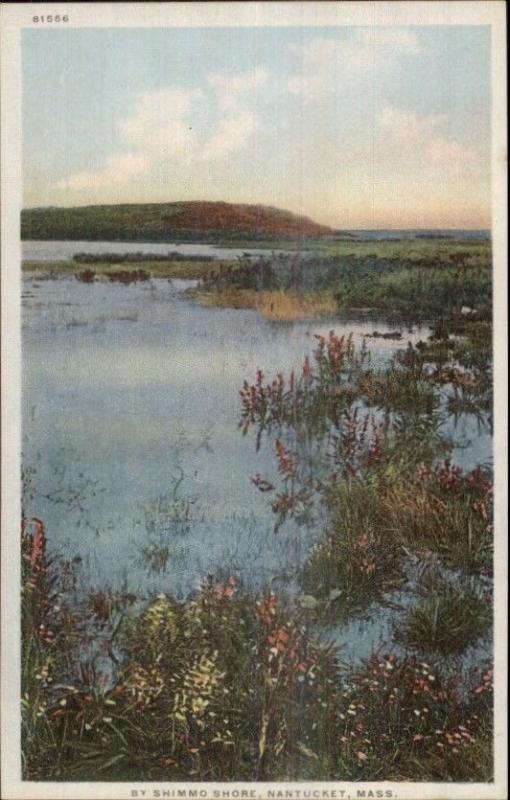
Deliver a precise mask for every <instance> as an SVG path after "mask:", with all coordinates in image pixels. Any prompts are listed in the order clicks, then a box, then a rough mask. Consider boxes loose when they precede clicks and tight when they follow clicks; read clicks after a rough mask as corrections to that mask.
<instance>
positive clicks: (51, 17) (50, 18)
mask: <svg viewBox="0 0 510 800" xmlns="http://www.w3.org/2000/svg"><path fill="white" fill-rule="evenodd" d="M32 22H69V17H68V15H67V14H64V15H63V16H61V15H60V14H46V15H45V16H42V17H32Z"/></svg>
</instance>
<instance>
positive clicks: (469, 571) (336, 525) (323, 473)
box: [22, 245, 493, 782]
mask: <svg viewBox="0 0 510 800" xmlns="http://www.w3.org/2000/svg"><path fill="white" fill-rule="evenodd" d="M435 246H436V245H435ZM182 265H183V262H179V267H182ZM95 266H96V265H94V267H95ZM168 266H169V264H168V262H165V267H168ZM193 266H194V268H196V266H197V265H196V263H194V265H193ZM143 267H144V268H145V269H149V267H148V265H147V262H144V263H143ZM114 268H115V267H114ZM110 269H111V267H110ZM238 269H240V270H241V271H242V274H241V277H242V280H243V281H246V282H247V283H249V281H250V280H252V277H253V276H251V274H250V271H249V270H247V268H246V265H241V267H238ZM419 269H425V268H424V267H423V266H420V267H419ZM272 270H273V267H271V269H269V268H267V269H265V271H264V270H262V271H261V272H260V273H259V278H260V280H261V281H262V283H264V281H266V282H267V283H269V284H270V282H271V281H272V280H274V274H273V272H272ZM374 274H375V273H374ZM291 277H292V276H291ZM215 282H216V284H217V288H216V289H214V288H213V289H211V288H210V286H209V289H205V290H204V287H202V290H204V291H203V294H204V295H205V296H206V302H212V303H215V302H216V301H217V300H218V299H221V297H222V293H225V292H231V293H234V294H233V296H234V297H235V296H236V297H237V301H236V302H238V303H240V302H244V303H248V302H253V298H254V296H255V298H257V300H258V302H261V299H262V298H264V297H265V298H266V306H265V308H266V309H267V308H268V305H267V304H268V303H269V311H270V313H272V314H274V315H276V314H278V317H276V316H275V318H278V319H283V318H285V314H287V315H290V314H294V313H297V312H296V308H297V304H298V303H304V302H305V301H306V294H305V295H300V294H299V292H294V291H293V290H292V291H291V290H290V289H289V288H282V287H279V288H277V289H271V288H268V287H267V286H262V287H261V289H260V292H258V293H257V292H256V291H254V288H253V287H245V288H242V287H232V285H231V284H232V282H233V270H232V268H231V267H227V268H226V269H225V271H224V273H223V274H217V275H216V277H212V278H210V277H208V278H207V281H206V283H209V284H211V283H212V284H214V283H215ZM388 285H391V282H390V283H389V284H388ZM409 287H410V288H412V284H411V283H410V284H409ZM313 291H314V292H317V293H318V294H317V295H316V299H317V302H318V301H319V299H320V298H321V295H320V292H321V291H322V290H319V289H317V290H313ZM406 291H407V290H406ZM216 295H218V297H216ZM289 297H290V302H289ZM211 298H212V299H211ZM406 302H407V303H408V302H409V297H408V299H407V300H406ZM484 302H485V300H483V298H482V303H481V304H480V306H479V307H480V309H482V307H483V303H484ZM271 303H272V304H273V307H272V308H271ZM240 307H246V305H242V306H240ZM266 313H267V311H266ZM299 313H303V308H302V307H299ZM481 316H482V314H481V311H480V314H479V317H478V319H473V318H472V315H471V314H470V315H469V318H465V315H462V314H461V313H460V312H459V313H455V314H451V315H450V316H449V317H448V318H447V319H446V318H445V317H443V319H442V320H438V323H437V325H436V329H435V331H434V333H433V336H432V338H431V339H430V340H428V341H427V342H422V343H419V344H418V345H417V346H415V347H412V346H410V347H409V348H407V349H406V350H402V351H399V353H397V354H396V355H395V356H394V357H393V359H391V360H390V362H389V364H388V365H387V367H386V368H384V369H382V368H379V369H374V368H373V366H372V364H371V359H370V354H369V352H368V351H367V349H366V347H365V346H363V348H362V349H361V350H356V348H355V347H354V343H353V338H352V336H350V337H349V336H345V337H339V336H336V334H335V333H334V331H331V333H330V334H329V336H328V337H324V336H318V337H316V339H315V349H314V351H313V353H312V354H311V355H309V356H306V357H305V358H304V360H303V363H302V367H301V369H299V370H295V371H291V372H290V373H289V374H287V375H284V374H283V373H277V374H276V375H275V376H274V377H266V376H265V375H264V373H263V372H262V371H261V370H259V371H258V372H257V375H256V377H255V380H254V382H253V384H250V383H249V382H248V381H245V382H244V384H243V387H242V389H241V392H240V397H241V418H240V421H239V427H240V429H241V431H242V432H243V433H244V434H246V435H247V434H248V433H249V432H250V431H251V430H253V431H254V433H255V438H256V446H257V447H260V446H261V444H262V440H263V439H264V438H267V439H268V440H269V442H270V444H272V445H273V446H274V449H275V454H276V459H277V473H278V478H277V480H276V481H275V482H274V483H270V482H269V481H265V480H264V478H263V477H262V476H260V475H256V476H254V478H253V483H254V484H255V486H257V487H258V488H259V489H260V490H261V491H263V492H264V493H266V494H267V497H268V498H269V499H270V502H271V505H272V508H273V511H274V513H275V520H276V528H278V526H279V525H282V524H284V523H285V521H286V520H287V519H288V518H293V519H294V520H295V521H297V522H300V523H302V524H307V525H308V524H310V525H312V526H313V525H315V530H316V539H315V544H314V545H313V547H312V549H311V550H310V552H309V554H308V557H307V559H306V561H305V563H304V565H303V567H302V569H301V570H300V571H299V573H298V574H297V575H295V578H296V583H297V585H298V590H299V591H300V592H302V594H300V595H298V597H297V598H296V604H294V603H293V602H292V600H289V599H285V598H283V597H281V596H278V595H277V594H275V593H274V592H273V591H270V590H267V591H260V592H258V593H254V592H249V591H247V590H245V589H243V587H242V586H241V585H240V584H239V582H238V581H237V580H236V578H234V577H233V576H231V575H229V574H225V575H222V576H221V577H218V576H209V577H208V578H207V579H206V580H205V581H204V582H203V584H202V586H201V588H200V589H197V591H196V592H195V593H194V594H192V595H191V596H189V597H187V598H186V599H185V600H184V601H181V602H178V601H177V600H176V599H175V598H174V597H172V596H171V595H170V594H168V593H166V592H164V591H163V592H161V593H160V594H157V595H154V596H151V597H150V598H143V597H134V596H133V595H130V594H128V593H127V592H112V591H109V590H106V589H105V588H101V589H94V588H90V587H88V588H87V590H86V591H82V592H81V593H80V591H78V590H77V588H76V582H75V579H74V578H75V576H73V571H72V567H71V565H69V564H68V563H66V562H58V561H56V560H53V561H52V560H51V559H50V558H49V556H48V548H47V541H46V531H45V528H44V525H43V523H42V521H41V520H32V521H30V522H29V521H26V520H24V521H23V525H22V563H23V578H22V580H23V597H22V624H23V637H22V640H23V672H22V725H23V734H22V745H23V777H24V778H25V779H30V780H39V781H40V780H60V781H70V780H77V781H79V780H90V779H91V777H93V778H94V779H97V780H107V781H115V780H147V781H155V780H161V781H166V782H168V781H177V780H185V781H238V780H246V781H252V780H257V781H264V780H271V781H278V780H328V779H329V780H355V781H370V780H395V781H397V780H412V781H418V780H422V781H449V782H451V781H466V782H467V781H489V780H491V779H492V775H493V754H492V714H493V694H492V671H491V664H490V661H489V660H488V661H487V662H483V664H478V666H477V667H476V668H473V669H472V670H469V671H462V670H460V671H459V668H458V662H452V661H448V658H449V657H451V656H454V657H456V656H457V655H458V654H459V653H462V652H463V651H464V650H466V648H467V647H469V646H470V645H472V644H475V643H476V641H477V640H478V639H479V638H480V637H481V636H482V635H483V634H484V633H485V632H486V631H487V630H488V628H489V626H490V620H491V609H492V597H491V595H490V594H487V596H486V595H485V594H483V593H482V592H481V590H480V589H479V586H481V585H482V582H483V581H485V584H484V585H486V586H487V587H490V585H491V577H492V569H493V553H492V544H493V530H492V521H493V511H492V489H493V487H492V473H491V471H490V470H489V469H487V468H485V467H483V466H479V467H477V468H475V469H473V470H470V471H464V470H462V469H460V468H459V467H458V466H457V465H455V464H454V463H453V462H452V460H451V459H450V458H449V457H448V449H449V446H450V444H449V442H448V441H446V440H445V439H444V437H443V436H442V435H441V426H442V424H443V423H444V421H445V419H447V418H448V417H449V416H450V415H451V413H452V403H455V402H457V403H459V402H460V401H463V402H464V401H466V402H467V401H469V403H471V405H472V407H474V408H475V409H476V410H477V412H478V413H480V415H481V417H482V418H484V419H485V418H486V417H488V416H490V413H491V407H492V398H491V385H492V380H491V359H492V353H491V326H490V322H489V321H488V320H484V319H481V318H480V317H481ZM287 318H289V317H287ZM179 485H180V484H179V478H177V479H176V485H175V486H174V492H173V494H171V495H170V496H168V497H166V498H160V499H159V500H158V501H157V502H156V504H155V505H154V507H152V508H150V509H148V510H147V511H148V517H147V519H146V522H147V523H148V525H147V531H148V536H147V542H146V550H145V552H144V551H143V549H142V557H144V558H145V560H146V561H147V562H148V564H149V566H150V567H151V569H152V574H153V575H158V574H159V573H160V572H161V571H163V570H164V566H165V564H166V560H167V559H168V558H169V557H170V549H169V548H170V547H171V546H173V543H174V541H175V540H178V539H183V540H185V539H186V538H187V537H186V535H187V532H188V530H189V525H190V524H191V521H192V519H193V514H192V508H191V506H192V505H193V502H194V498H186V497H185V496H182V495H180V494H179ZM296 535H299V529H296ZM147 548H148V549H147ZM431 553H433V554H434V555H435V558H436V560H437V562H438V563H439V565H440V569H441V573H440V575H439V577H437V576H436V578H435V580H434V581H431V578H430V576H429V577H427V572H426V571H425V570H423V571H421V572H420V571H419V570H418V578H417V585H416V586H414V587H413V591H414V592H415V594H416V596H417V598H418V600H417V602H416V603H415V604H414V605H413V606H412V607H411V608H410V609H408V610H407V611H406V612H405V614H404V615H403V619H402V621H401V625H400V628H399V629H398V630H396V631H395V635H394V638H395V640H397V641H399V642H400V644H401V645H403V646H404V651H403V652H402V653H401V654H400V655H397V654H396V653H395V652H393V651H392V649H391V646H388V647H384V648H383V649H381V650H380V651H377V652H374V653H373V654H372V656H371V657H370V658H369V659H368V660H365V661H363V662H362V663H358V664H355V665H351V666H349V665H345V664H343V663H342V660H341V657H342V653H341V651H340V652H338V651H337V650H336V649H335V648H333V647H332V646H331V645H329V644H328V643H327V642H326V641H325V640H324V637H323V636H322V637H319V636H318V634H317V627H318V624H319V625H320V624H321V622H329V621H331V620H334V621H335V622H337V623H338V622H339V621H340V622H342V621H346V620H348V619H349V618H351V617H353V616H355V615H360V614H363V613H365V612H366V611H367V610H368V609H369V607H370V606H371V605H373V604H374V603H377V604H384V603H385V602H386V601H387V599H388V598H387V595H388V593H389V592H392V591H394V590H395V589H396V588H401V587H402V585H403V582H404V581H405V579H406V577H408V575H407V573H406V560H409V558H410V557H412V559H413V560H415V561H417V562H418V564H420V563H428V561H429V559H430V554H431ZM162 580H163V578H162ZM162 588H165V587H164V586H163V587H162ZM487 591H489V590H487ZM303 599H305V600H306V602H302V601H303ZM425 653H426V654H427V655H426V659H427V660H426V661H424V660H423V659H422V656H421V654H425ZM418 654H420V655H418ZM452 663H453V664H457V666H456V667H455V669H454V670H453V671H452Z"/></svg>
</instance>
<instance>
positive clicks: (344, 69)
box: [287, 28, 421, 98]
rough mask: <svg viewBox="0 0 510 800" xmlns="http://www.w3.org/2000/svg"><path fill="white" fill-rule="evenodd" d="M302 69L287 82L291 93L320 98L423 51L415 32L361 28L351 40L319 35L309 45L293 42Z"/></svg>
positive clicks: (396, 66)
mask: <svg viewBox="0 0 510 800" xmlns="http://www.w3.org/2000/svg"><path fill="white" fill-rule="evenodd" d="M290 48H291V50H292V52H293V53H295V54H296V55H297V56H298V57H299V58H300V60H301V68H300V70H299V72H298V73H296V74H295V75H293V76H292V77H291V78H290V79H289V81H288V84H287V87H288V90H289V91H290V92H291V93H292V94H296V95H303V96H305V97H309V98H314V97H319V96H321V95H322V94H324V93H325V92H329V93H334V92H337V91H338V90H341V89H342V87H343V86H345V85H346V84H349V83H352V81H354V80H359V79H360V78H364V77H367V76H368V77H369V76H370V75H372V74H373V73H374V72H377V73H378V74H381V73H382V72H388V71H391V70H394V69H397V68H398V67H399V66H400V64H401V62H402V60H403V58H404V57H405V56H411V55H416V54H418V53H419V52H420V51H421V48H420V42H419V39H418V37H417V35H416V34H415V33H414V32H413V31H409V30H402V29H390V28H370V29H368V28H362V29H359V30H358V31H357V32H356V33H355V35H354V36H352V37H351V38H349V39H347V38H346V39H331V38H325V37H316V38H315V39H312V41H310V42H309V43H308V44H306V45H295V44H293V45H290Z"/></svg>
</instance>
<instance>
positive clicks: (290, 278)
mask: <svg viewBox="0 0 510 800" xmlns="http://www.w3.org/2000/svg"><path fill="white" fill-rule="evenodd" d="M201 289H202V299H203V296H204V295H205V294H206V293H207V294H209V295H210V298H209V302H210V303H212V304H215V305H227V306H228V305H230V304H232V303H233V304H234V306H235V305H237V304H238V303H239V302H240V301H241V300H240V299H241V298H242V302H243V303H245V304H246V305H248V304H249V307H255V306H256V305H257V303H258V300H257V298H258V297H260V295H261V293H263V292H264V291H270V292H279V293H285V294H288V295H290V296H291V297H299V298H300V302H301V304H302V305H303V306H304V305H306V303H307V302H310V303H312V302H313V296H314V295H320V296H321V298H322V302H323V304H325V307H326V308H327V309H328V310H327V311H326V314H327V315H329V314H330V313H331V310H330V309H331V308H333V307H334V306H335V307H336V310H337V311H347V310H353V309H354V310H356V309H365V310H366V309H369V310H378V311H384V312H388V311H390V312H397V313H400V314H402V315H404V316H406V317H407V318H417V317H418V318H426V317H430V316H432V315H433V316H437V315H440V316H441V317H444V318H446V319H450V318H451V317H452V315H460V314H461V313H464V314H465V315H467V314H470V315H473V316H474V317H476V318H477V319H488V318H490V313H491V312H490V310H491V307H492V268H491V258H490V245H489V244H488V243H487V242H479V241H475V242H472V243H469V244H459V243H458V242H448V243H447V244H443V245H442V246H441V247H439V246H438V244H437V242H434V243H433V245H431V243H430V242H428V241H425V242H422V241H420V242H418V243H417V244H416V243H411V244H410V243H408V242H402V243H398V244H395V243H393V242H376V243H370V244H368V243H366V242H353V243H350V242H349V243H344V244H343V245H342V247H341V250H340V252H337V253H334V251H333V247H332V246H331V247H330V251H329V252H327V253H325V254H324V255H319V254H308V255H303V254H301V255H284V254H279V255H272V256H270V257H262V258H259V259H257V260H253V259H251V258H248V257H245V258H243V259H240V260H239V262H238V265H237V268H236V269H235V270H232V271H228V272H221V273H220V272H213V273H211V274H209V275H208V276H207V277H206V279H205V280H204V281H203V285H202V287H201ZM259 305H260V303H259ZM243 307H246V306H243Z"/></svg>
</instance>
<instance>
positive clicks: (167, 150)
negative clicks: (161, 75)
mask: <svg viewBox="0 0 510 800" xmlns="http://www.w3.org/2000/svg"><path fill="white" fill-rule="evenodd" d="M202 99H203V92H202V91H201V89H183V88H181V87H179V86H168V87H164V88H162V89H156V90H154V91H150V92H144V93H141V94H139V95H137V97H136V100H135V108H134V113H133V114H132V115H131V116H130V117H127V118H125V119H122V120H120V122H119V123H118V128H119V131H120V134H121V136H122V137H123V138H124V140H125V141H126V142H127V143H129V144H131V145H134V146H136V147H141V148H143V149H144V150H150V151H152V152H154V153H156V154H157V155H158V156H171V155H176V154H178V153H180V152H183V151H185V150H186V148H187V147H190V146H191V145H192V143H193V141H192V140H193V136H192V131H191V130H190V127H191V126H190V125H189V124H188V123H187V117H188V116H189V115H190V113H191V112H192V109H193V104H194V103H195V102H196V101H199V100H202Z"/></svg>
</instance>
